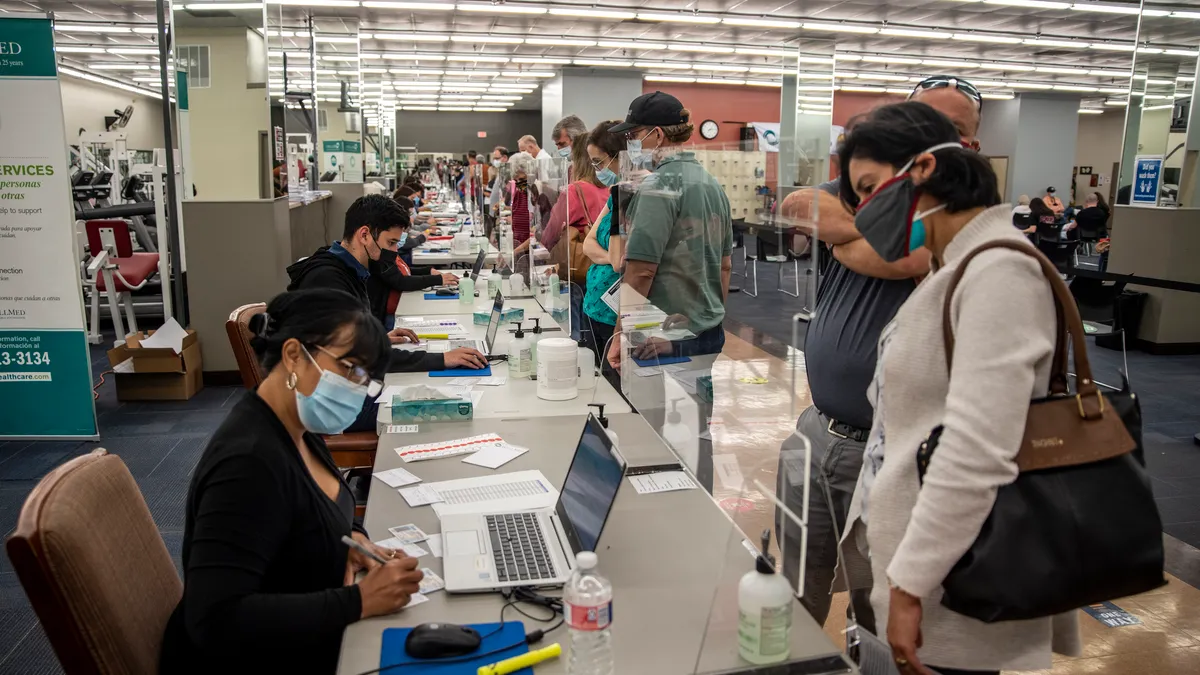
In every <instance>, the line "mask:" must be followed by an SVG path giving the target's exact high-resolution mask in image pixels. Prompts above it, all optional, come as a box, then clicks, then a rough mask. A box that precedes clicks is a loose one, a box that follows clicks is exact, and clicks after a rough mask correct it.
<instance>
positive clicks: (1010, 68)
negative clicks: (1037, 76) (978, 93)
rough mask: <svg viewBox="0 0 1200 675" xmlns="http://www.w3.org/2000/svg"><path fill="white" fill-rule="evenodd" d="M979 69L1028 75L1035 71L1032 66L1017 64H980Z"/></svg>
mask: <svg viewBox="0 0 1200 675" xmlns="http://www.w3.org/2000/svg"><path fill="white" fill-rule="evenodd" d="M979 68H980V69H981V70H1008V71H1018V72H1022V73H1028V72H1032V71H1034V70H1037V69H1036V68H1034V67H1033V66H1026V65H1023V64H1019V63H980V64H979Z"/></svg>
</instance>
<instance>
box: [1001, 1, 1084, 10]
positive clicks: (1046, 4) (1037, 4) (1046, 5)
mask: <svg viewBox="0 0 1200 675" xmlns="http://www.w3.org/2000/svg"><path fill="white" fill-rule="evenodd" d="M983 2H984V4H988V5H1007V6H1009V7H1033V8H1035V9H1070V8H1071V3H1069V2H1051V1H1050V0H983Z"/></svg>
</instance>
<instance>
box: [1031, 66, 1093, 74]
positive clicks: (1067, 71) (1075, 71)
mask: <svg viewBox="0 0 1200 675" xmlns="http://www.w3.org/2000/svg"><path fill="white" fill-rule="evenodd" d="M1037 72H1039V73H1058V74H1060V75H1087V74H1088V70H1087V69H1086V68H1062V67H1059V66H1038V67H1037Z"/></svg>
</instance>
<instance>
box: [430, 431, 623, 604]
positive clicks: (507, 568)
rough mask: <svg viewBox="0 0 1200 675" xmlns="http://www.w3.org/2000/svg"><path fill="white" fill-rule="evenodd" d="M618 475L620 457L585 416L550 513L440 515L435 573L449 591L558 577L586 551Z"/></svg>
mask: <svg viewBox="0 0 1200 675" xmlns="http://www.w3.org/2000/svg"><path fill="white" fill-rule="evenodd" d="M624 477H625V460H624V459H622V458H621V455H620V454H619V453H618V452H617V451H616V449H615V448H614V447H613V444H612V439H610V438H609V437H608V433H607V432H605V431H604V428H603V427H601V426H600V423H599V422H597V421H596V418H595V417H593V416H591V415H588V419H587V422H586V424H585V425H584V428H583V433H582V434H581V435H580V437H579V443H578V444H576V446H575V458H574V459H572V460H571V468H570V469H568V470H567V478H566V480H565V481H564V482H563V487H562V493H561V494H560V495H559V497H558V504H557V506H555V508H554V510H553V511H549V510H544V511H521V512H514V513H489V514H484V515H479V514H470V515H453V516H452V515H447V516H445V517H444V518H442V552H443V556H444V557H443V559H442V562H443V563H444V571H443V573H442V574H443V576H444V577H445V579H446V590H447V591H449V592H451V593H480V592H486V591H492V590H496V589H500V588H510V587H513V586H555V585H562V584H564V583H566V581H567V579H568V578H569V577H570V576H571V571H572V570H573V569H574V568H575V554H576V553H578V552H580V551H594V550H596V544H597V543H598V542H599V540H600V533H601V532H602V531H603V530H604V523H605V521H607V520H608V514H609V511H610V510H611V509H612V505H613V502H614V501H616V499H617V492H618V490H619V489H620V487H621V481H622V480H623V479H624Z"/></svg>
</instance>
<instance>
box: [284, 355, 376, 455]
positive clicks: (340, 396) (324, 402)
mask: <svg viewBox="0 0 1200 675" xmlns="http://www.w3.org/2000/svg"><path fill="white" fill-rule="evenodd" d="M304 354H305V355H306V356H308V360H309V361H312V363H313V365H314V366H317V368H318V369H320V371H321V379H320V380H318V381H317V386H316V388H315V389H313V393H312V394H310V395H308V396H305V395H304V394H302V393H300V392H299V391H297V392H296V412H297V413H298V414H299V416H300V423H301V424H303V425H304V428H305V429H308V430H309V431H311V432H313V433H314V434H340V433H342V432H343V431H345V430H346V429H347V428H348V427H349V426H350V425H351V424H354V420H355V419H357V418H358V414H359V413H360V412H362V407H363V401H365V400H366V398H367V385H365V384H354V383H353V382H351V381H350V380H347V379H346V378H344V377H342V376H341V375H338V374H337V373H334V372H331V371H328V370H325V369H324V368H321V366H320V365H318V364H317V361H316V359H314V358H313V357H312V354H309V353H308V349H304Z"/></svg>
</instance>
